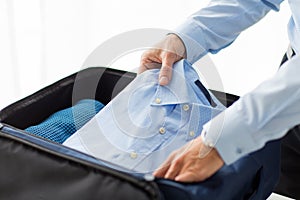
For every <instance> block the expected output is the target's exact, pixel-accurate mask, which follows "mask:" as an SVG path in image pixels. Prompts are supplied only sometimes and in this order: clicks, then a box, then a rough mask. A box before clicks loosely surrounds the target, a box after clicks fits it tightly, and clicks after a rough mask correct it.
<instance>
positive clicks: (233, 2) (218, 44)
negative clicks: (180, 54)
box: [174, 0, 283, 63]
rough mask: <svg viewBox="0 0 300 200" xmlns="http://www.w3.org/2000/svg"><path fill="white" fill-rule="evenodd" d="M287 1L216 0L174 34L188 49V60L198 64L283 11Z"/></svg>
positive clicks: (190, 18) (189, 19) (191, 17)
mask: <svg viewBox="0 0 300 200" xmlns="http://www.w3.org/2000/svg"><path fill="white" fill-rule="evenodd" d="M282 1H283V0H212V1H211V2H210V3H209V4H208V5H207V6H206V7H205V8H203V9H201V10H199V11H198V12H196V13H194V14H193V15H191V16H190V17H189V18H188V19H187V20H186V21H185V22H184V23H183V24H182V25H180V26H179V27H177V28H176V29H175V31H174V33H175V34H177V35H178V36H179V37H180V38H181V39H182V41H183V43H184V44H185V47H186V53H187V60H188V61H189V62H191V63H194V62H196V61H197V60H198V59H200V58H201V57H202V56H204V55H205V54H206V53H207V52H210V53H216V52H218V51H220V50H221V49H223V48H225V47H227V46H228V45H230V44H231V43H232V42H233V41H234V40H235V39H236V38H237V37H238V35H239V34H240V33H241V32H242V31H243V30H245V29H246V28H248V27H249V26H251V25H253V24H254V23H256V22H257V21H259V20H260V19H261V18H263V17H264V16H265V15H266V14H267V13H268V12H269V11H270V10H271V9H273V10H279V5H280V3H281V2H282Z"/></svg>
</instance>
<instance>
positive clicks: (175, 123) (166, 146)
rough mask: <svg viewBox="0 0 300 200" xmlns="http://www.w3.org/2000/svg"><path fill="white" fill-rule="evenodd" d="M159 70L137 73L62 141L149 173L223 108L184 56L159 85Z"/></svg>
mask: <svg viewBox="0 0 300 200" xmlns="http://www.w3.org/2000/svg"><path fill="white" fill-rule="evenodd" d="M158 74H159V69H154V70H149V71H146V72H144V73H142V74H141V75H139V76H138V77H137V78H135V79H134V80H133V82H131V83H130V85H129V86H127V87H126V88H125V89H124V90H123V91H122V92H121V93H120V94H119V95H118V96H117V97H115V98H114V99H113V100H112V101H111V102H110V103H109V104H108V105H107V106H105V107H104V108H103V109H102V110H101V111H100V112H99V113H98V114H97V115H96V116H95V117H94V118H93V119H92V120H91V121H90V122H88V123H87V124H86V125H85V126H84V127H82V128H81V129H80V130H79V131H77V132H76V133H75V134H74V135H73V136H71V138H69V139H68V140H67V141H66V142H65V143H64V144H65V145H67V146H70V147H72V148H76V149H78V150H81V151H84V152H86V153H89V154H92V155H93V156H95V157H97V158H100V159H103V160H105V161H107V162H111V163H114V164H117V165H119V166H121V167H124V168H126V169H129V170H132V171H136V172H140V173H151V172H153V171H154V170H155V169H157V167H159V166H160V165H161V164H162V163H163V162H164V161H165V160H166V158H167V157H168V156H169V155H170V153H172V151H174V150H176V149H178V148H179V147H181V146H183V145H184V144H186V143H188V142H189V141H191V140H192V139H194V138H195V137H197V136H199V134H200V133H201V130H202V125H203V124H205V123H206V122H208V121H209V120H210V119H212V118H213V117H214V116H216V115H217V114H219V113H220V112H221V111H223V110H224V109H225V107H224V106H223V105H222V104H221V103H220V102H219V101H218V100H217V99H216V98H215V97H214V96H213V95H212V94H210V93H209V92H208V90H206V89H205V87H204V86H203V84H202V83H201V82H200V81H199V76H198V74H197V72H196V71H195V70H194V69H193V67H192V66H191V65H190V64H188V63H187V61H184V60H182V61H180V62H178V63H177V64H175V66H174V72H173V79H172V81H171V82H170V84H169V85H168V86H160V85H159V84H158V81H157V80H158ZM104 152H105V153H104Z"/></svg>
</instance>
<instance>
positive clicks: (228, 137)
mask: <svg viewBox="0 0 300 200" xmlns="http://www.w3.org/2000/svg"><path fill="white" fill-rule="evenodd" d="M245 121H246V120H245V119H244V114H243V111H242V110H241V107H240V103H239V101H237V102H236V103H235V104H233V105H232V106H231V107H229V108H227V109H226V110H225V111H223V112H222V113H220V114H219V115H218V116H216V117H215V118H213V119H212V120H211V121H209V122H208V123H206V124H205V125H204V126H203V130H204V131H203V133H204V135H203V136H202V139H203V142H204V144H205V145H207V146H212V147H215V148H216V149H217V151H218V152H219V154H220V156H221V157H222V159H223V160H224V162H225V163H226V164H228V165H229V164H232V163H233V162H235V161H236V160H238V159H239V158H241V157H243V156H245V155H247V154H248V153H250V152H251V151H253V149H254V147H256V146H257V144H256V143H255V141H254V139H253V137H252V133H253V132H254V130H251V128H250V127H249V126H247V124H246V123H245Z"/></svg>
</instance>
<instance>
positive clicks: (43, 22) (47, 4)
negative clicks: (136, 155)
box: [0, 0, 289, 109]
mask: <svg viewBox="0 0 300 200" xmlns="http://www.w3.org/2000/svg"><path fill="white" fill-rule="evenodd" d="M207 2H208V0H163V1H162V0H152V1H145V0H127V1H124V0H110V1H103V0H48V1H46V0H0V74H1V77H0V92H1V96H0V109H1V108H3V107H5V106H7V105H8V104H10V103H13V102H15V101H16V100H18V99H20V98H23V97H25V96H27V95H29V94H31V93H33V92H35V91H37V90H38V89H41V88H42V87H44V86H46V85H49V84H51V83H52V82H54V81H56V80H59V79H61V78H63V77H65V76H67V75H69V74H71V73H73V72H75V71H77V70H80V68H81V65H82V64H83V62H84V60H85V58H86V57H87V56H88V55H89V54H90V53H91V52H92V51H93V50H94V49H95V48H96V47H97V46H98V45H100V44H101V43H102V42H104V41H106V40H107V39H109V38H111V37H113V36H114V35H117V34H120V33H122V32H125V31H130V30H133V29H138V28H163V29H172V28H174V27H176V25H178V24H179V23H181V22H183V21H184V19H185V18H186V17H187V16H188V15H190V14H192V13H193V12H194V11H196V10H198V9H200V8H201V7H203V6H205V4H207ZM288 16H289V10H288V7H287V5H286V4H283V6H282V11H281V12H280V13H274V12H272V13H271V14H270V16H268V17H267V18H266V19H264V20H263V21H262V22H260V23H259V24H258V25H256V26H255V27H253V28H250V30H249V31H247V33H245V34H243V35H242V36H241V37H240V38H239V39H238V41H236V42H235V44H234V45H232V47H230V48H228V50H225V51H222V52H220V54H219V55H217V56H213V57H212V58H213V60H214V62H215V64H216V66H217V67H218V69H219V71H220V73H221V76H222V78H223V83H224V87H225V90H226V91H227V92H231V93H235V94H243V93H245V92H247V91H249V90H250V89H251V88H253V87H254V86H255V85H257V84H258V83H259V82H261V81H262V80H263V79H265V78H266V77H268V76H270V75H272V74H273V73H274V72H275V71H276V70H277V69H276V66H277V65H278V63H279V61H280V57H281V56H282V53H283V51H284V49H285V47H286V46H287V36H286V25H285V24H286V23H287V20H288ZM147 39H148V38H145V40H147ZM120 45H122V44H120ZM258 46H259V48H258ZM103 56H105V55H103ZM139 56H140V54H139V53H137V54H135V55H134V56H133V55H128V58H129V59H128V58H127V59H120V60H121V61H120V62H117V65H118V66H122V65H124V66H125V65H126V66H134V67H137V66H138V63H139ZM125 70H126V69H125ZM233 74H234V75H233ZM237 83H243V84H237Z"/></svg>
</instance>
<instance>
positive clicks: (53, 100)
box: [0, 67, 257, 200]
mask: <svg viewBox="0 0 300 200" xmlns="http://www.w3.org/2000/svg"><path fill="white" fill-rule="evenodd" d="M135 76H136V74H134V73H130V72H125V71H119V70H115V69H110V68H105V67H95V68H87V69H85V70H82V71H80V72H78V73H75V74H72V75H70V76H68V77H66V78H64V79H62V80H60V81H58V82H56V83H54V84H52V85H50V86H48V87H46V88H44V89H41V90H40V91H38V92H36V93H34V94H32V95H30V96H28V97H26V98H24V99H22V100H20V101H18V102H16V103H13V104H12V105H10V106H8V107H6V108H4V109H3V110H2V111H1V112H0V159H1V163H0V177H1V178H0V199H5V200H35V199H43V200H44V199H45V200H46V199H47V200H48V199H49V200H50V199H51V200H53V199H57V200H68V199H72V200H76V199H80V200H93V199H109V200H118V199H125V200H127V199H136V200H143V199H147V200H150V199H151V200H155V199H174V198H176V199H189V194H185V192H184V191H182V192H181V191H180V190H178V191H177V190H176V189H175V190H173V189H172V190H173V191H174V192H173V193H172V194H171V193H170V194H168V193H166V192H162V190H164V191H168V190H169V188H172V187H173V186H172V185H174V184H175V183H174V182H171V181H170V184H169V183H167V184H164V183H165V182H164V181H162V182H159V181H158V182H157V181H156V180H154V179H153V177H151V176H146V177H140V176H135V175H132V174H127V173H124V172H120V171H117V170H114V169H110V168H107V167H105V166H103V165H101V164H99V160H97V159H95V158H94V157H92V156H90V155H86V154H83V153H81V152H78V151H76V150H72V149H70V148H68V147H65V146H63V145H60V144H57V143H54V142H51V141H49V140H46V139H43V138H40V137H37V136H35V135H31V134H28V133H26V132H25V131H23V129H25V128H27V127H29V126H32V125H35V124H38V123H40V122H42V121H43V120H45V119H46V118H47V117H48V116H50V115H51V114H53V113H55V112H57V111H59V110H62V109H64V108H67V107H71V106H72V105H73V103H74V102H77V101H78V100H81V99H86V98H89V99H96V100H99V101H100V102H102V103H104V104H107V103H108V102H109V101H110V100H111V99H112V98H113V97H114V96H116V95H117V94H118V93H119V92H120V91H121V90H122V89H123V88H124V87H126V85H127V84H129V83H130V82H131V81H132V80H133V79H134V78H135ZM212 92H213V93H214V94H215V95H216V97H217V98H218V99H219V100H220V101H221V102H222V103H223V104H224V105H226V106H229V105H231V104H232V103H233V102H234V101H236V100H237V99H238V97H237V96H234V95H231V94H225V93H223V92H218V91H213V90H212ZM254 181H257V180H256V178H254ZM166 188H167V189H166ZM174 188H176V187H174ZM253 192H255V191H253ZM249 196H251V194H250V195H249Z"/></svg>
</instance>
